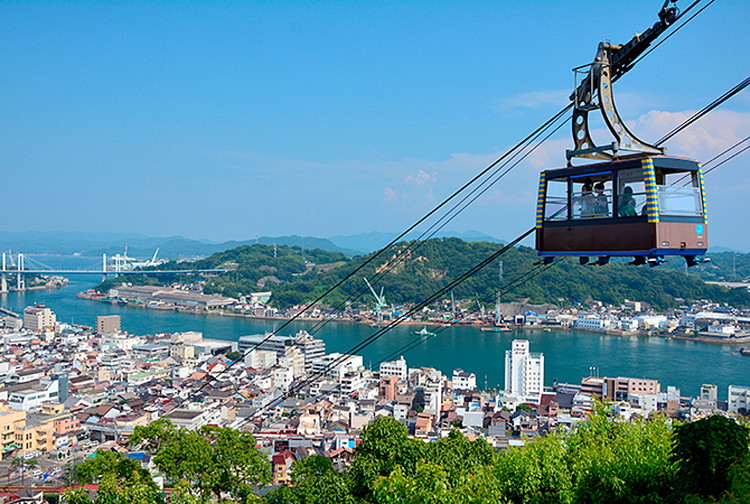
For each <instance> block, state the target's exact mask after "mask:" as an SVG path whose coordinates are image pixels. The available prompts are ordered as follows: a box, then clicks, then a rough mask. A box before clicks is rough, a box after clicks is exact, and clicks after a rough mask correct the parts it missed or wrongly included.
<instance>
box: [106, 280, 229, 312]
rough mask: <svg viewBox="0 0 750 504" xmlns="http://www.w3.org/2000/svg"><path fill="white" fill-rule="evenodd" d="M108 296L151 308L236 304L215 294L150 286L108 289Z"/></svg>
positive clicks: (206, 307)
mask: <svg viewBox="0 0 750 504" xmlns="http://www.w3.org/2000/svg"><path fill="white" fill-rule="evenodd" d="M109 295H110V297H113V298H119V299H122V300H125V301H132V302H136V303H145V304H148V305H151V306H158V305H172V306H181V307H186V308H200V309H204V310H210V309H216V308H223V307H225V306H229V305H232V304H234V303H235V302H236V300H235V299H232V298H228V297H224V296H219V295H217V294H203V293H202V292H196V291H189V290H181V289H170V288H168V287H154V286H150V285H133V286H125V285H123V286H120V287H117V288H116V289H110V290H109Z"/></svg>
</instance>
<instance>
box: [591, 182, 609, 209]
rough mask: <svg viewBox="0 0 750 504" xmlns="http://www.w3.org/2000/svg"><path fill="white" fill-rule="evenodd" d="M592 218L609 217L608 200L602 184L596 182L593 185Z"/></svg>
mask: <svg viewBox="0 0 750 504" xmlns="http://www.w3.org/2000/svg"><path fill="white" fill-rule="evenodd" d="M594 191H595V192H596V194H595V195H594V216H595V217H609V200H608V199H607V195H606V194H604V184H603V183H601V182H597V183H596V185H594Z"/></svg>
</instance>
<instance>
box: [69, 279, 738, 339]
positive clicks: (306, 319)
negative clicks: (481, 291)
mask: <svg viewBox="0 0 750 504" xmlns="http://www.w3.org/2000/svg"><path fill="white" fill-rule="evenodd" d="M76 297H78V298H81V299H87V300H89V301H96V302H100V303H110V304H124V305H126V306H133V307H137V308H146V309H151V310H161V311H174V312H178V313H184V314H189V315H199V316H204V317H210V316H215V317H233V318H245V319H251V320H274V321H288V320H291V319H292V317H265V316H259V315H248V314H244V313H235V312H225V311H221V310H216V311H213V310H205V309H201V310H193V309H190V308H180V307H176V306H159V305H147V304H143V303H130V302H127V301H116V300H111V299H103V298H98V297H95V296H91V295H89V294H86V293H85V292H79V293H77V294H76ZM294 320H295V321H300V322H319V321H321V320H330V321H335V322H346V323H351V324H367V325H373V324H374V322H373V321H372V320H355V319H351V318H337V319H327V318H326V317H304V316H301V317H297V318H295V319H294ZM387 325H388V323H387V322H384V323H383V324H382V325H379V326H374V327H385V326H387ZM399 325H410V326H419V325H427V326H430V325H432V326H434V325H450V326H456V327H474V328H476V329H478V330H481V329H482V328H488V329H493V328H494V326H491V325H479V324H459V323H454V324H436V323H435V322H430V321H418V320H404V321H402V322H399ZM512 329H520V330H524V331H531V330H537V331H539V330H542V331H544V330H545V329H548V330H550V331H577V332H588V333H593V334H606V335H608V336H638V337H658V338H664V339H679V340H684V341H699V342H701V343H714V344H721V345H741V344H745V343H750V334H748V335H746V336H741V337H737V338H716V337H711V336H688V335H683V334H671V333H661V332H647V331H614V330H602V331H597V330H595V329H583V328H580V327H566V326H540V325H515V324H514V325H512ZM486 332H491V333H494V331H486ZM497 332H498V333H502V331H497Z"/></svg>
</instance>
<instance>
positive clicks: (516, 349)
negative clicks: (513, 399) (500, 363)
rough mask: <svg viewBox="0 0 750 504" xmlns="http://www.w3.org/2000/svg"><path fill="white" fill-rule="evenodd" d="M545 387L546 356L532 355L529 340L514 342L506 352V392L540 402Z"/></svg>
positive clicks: (540, 354)
mask: <svg viewBox="0 0 750 504" xmlns="http://www.w3.org/2000/svg"><path fill="white" fill-rule="evenodd" d="M543 387H544V354H542V353H531V352H530V351H529V341H528V340H513V343H512V344H511V349H510V350H506V351H505V390H506V391H508V392H509V393H510V394H511V395H514V396H517V397H522V398H524V400H526V401H531V402H539V399H540V397H541V395H542V391H543Z"/></svg>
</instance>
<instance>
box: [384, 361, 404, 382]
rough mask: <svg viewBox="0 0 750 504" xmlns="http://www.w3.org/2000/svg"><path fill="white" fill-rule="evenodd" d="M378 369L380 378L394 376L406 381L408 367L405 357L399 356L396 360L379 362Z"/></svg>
mask: <svg viewBox="0 0 750 504" xmlns="http://www.w3.org/2000/svg"><path fill="white" fill-rule="evenodd" d="M379 371H380V377H381V378H393V377H394V376H395V377H398V378H399V379H401V380H404V381H406V377H407V375H408V372H409V369H408V367H407V366H406V359H404V357H403V356H401V357H399V358H398V360H395V361H389V362H383V363H381V364H380V368H379Z"/></svg>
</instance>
